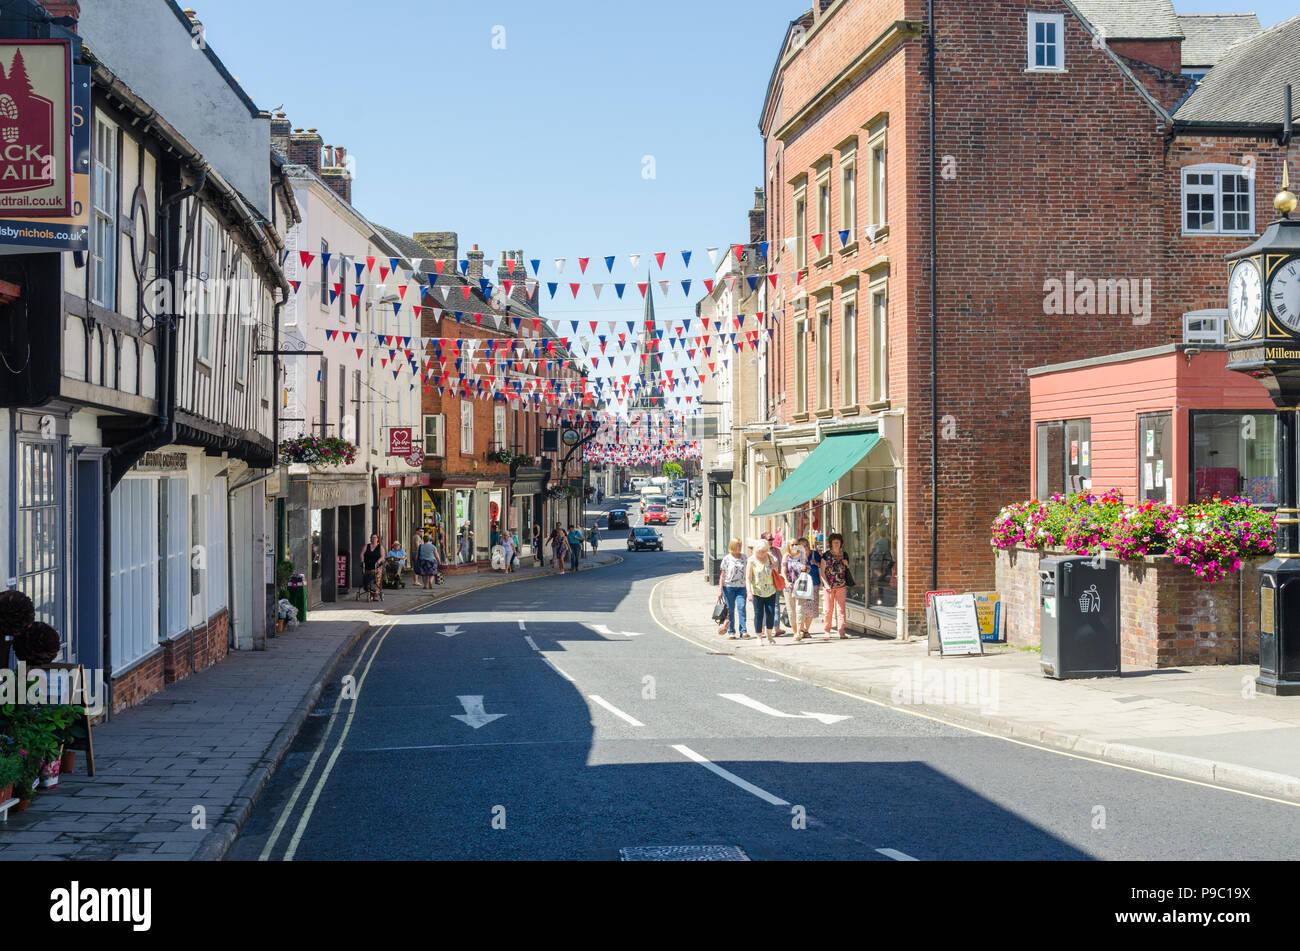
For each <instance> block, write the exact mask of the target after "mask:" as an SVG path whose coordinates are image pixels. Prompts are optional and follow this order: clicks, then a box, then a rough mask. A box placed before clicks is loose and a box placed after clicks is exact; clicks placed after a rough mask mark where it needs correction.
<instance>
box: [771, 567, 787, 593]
mask: <svg viewBox="0 0 1300 951" xmlns="http://www.w3.org/2000/svg"><path fill="white" fill-rule="evenodd" d="M772 583H773V584H775V585H776V590H777V592H778V593H779V592H782V591H784V590H785V572H783V571H777V570H776V569H775V568H773V569H772Z"/></svg>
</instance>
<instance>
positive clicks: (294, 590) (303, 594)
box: [289, 582, 307, 622]
mask: <svg viewBox="0 0 1300 951" xmlns="http://www.w3.org/2000/svg"><path fill="white" fill-rule="evenodd" d="M289 603H290V604H292V605H293V606H294V607H295V608H297V609H298V620H299V622H302V621H305V620H307V585H306V584H293V583H292V582H290V584H289Z"/></svg>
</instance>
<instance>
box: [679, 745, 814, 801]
mask: <svg viewBox="0 0 1300 951" xmlns="http://www.w3.org/2000/svg"><path fill="white" fill-rule="evenodd" d="M673 749H675V750H676V751H677V752H679V753H681V754H682V755H683V756H685V757H686V758H687V759H688V760H692V761H694V762H696V763H699V764H700V765H701V766H703V767H704V768H705V769H707V770H709V771H710V772H713V773H716V774H717V775H719V776H721V777H722V778H723V779H725V780H726V781H727V782H729V783H734V784H735V785H737V786H739V787H740V788H741V789H743V790H745V792H748V793H753V794H754V795H755V796H757V797H758V798H759V799H761V800H763V801H764V802H770V803H771V804H772V805H774V806H788V805H790V804H789V803H788V802H786V801H785V800H784V799H782V798H781V797H780V796H773V795H772V794H771V793H770V792H768V791H767V790H766V789H759V788H758V787H757V786H755V785H754V784H753V783H750V782H746V781H745V780H743V779H741V778H740V777H739V776H737V775H736V774H735V773H729V772H727V771H726V770H725V769H723V768H722V767H721V766H719V765H718V764H716V763H711V762H709V761H708V760H707V759H705V758H704V757H703V756H701V755H700V754H699V753H697V752H695V750H693V749H691V748H690V747H689V746H682V745H681V744H675V745H674V746H673Z"/></svg>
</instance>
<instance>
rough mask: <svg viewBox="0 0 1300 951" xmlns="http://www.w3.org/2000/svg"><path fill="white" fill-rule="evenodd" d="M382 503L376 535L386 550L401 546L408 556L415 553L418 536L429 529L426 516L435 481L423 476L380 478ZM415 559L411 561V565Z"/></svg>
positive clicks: (379, 489) (379, 494)
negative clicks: (420, 532)
mask: <svg viewBox="0 0 1300 951" xmlns="http://www.w3.org/2000/svg"><path fill="white" fill-rule="evenodd" d="M377 480H378V493H377V497H378V500H379V509H378V517H377V518H376V520H375V525H376V531H378V533H379V535H380V540H381V541H382V542H383V543H384V547H385V548H387V547H390V546H391V545H392V544H393V542H394V541H396V542H400V543H401V545H402V547H403V548H404V549H406V551H407V552H410V551H412V550H413V548H414V547H415V545H416V544H417V542H416V533H417V532H419V531H422V530H423V529H424V528H425V523H426V513H427V511H428V509H429V508H430V507H431V502H430V498H429V496H428V492H429V490H430V488H431V487H432V485H433V478H432V477H431V476H429V475H427V474H425V473H423V472H415V473H411V474H409V475H383V476H378V477H377ZM411 562H413V559H410V560H408V563H411Z"/></svg>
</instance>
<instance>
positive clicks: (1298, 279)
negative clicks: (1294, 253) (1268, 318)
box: [1268, 258, 1300, 332]
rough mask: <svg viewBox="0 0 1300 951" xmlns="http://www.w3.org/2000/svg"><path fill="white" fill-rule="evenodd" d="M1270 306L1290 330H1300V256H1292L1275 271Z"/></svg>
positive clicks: (1271, 284) (1270, 292) (1269, 287)
mask: <svg viewBox="0 0 1300 951" xmlns="http://www.w3.org/2000/svg"><path fill="white" fill-rule="evenodd" d="M1268 307H1269V310H1271V311H1272V312H1273V316H1274V317H1276V318H1277V319H1278V320H1280V321H1281V322H1282V323H1283V324H1285V325H1286V326H1287V327H1288V328H1289V329H1290V330H1293V331H1297V332H1300V258H1292V259H1291V260H1290V261H1287V262H1286V263H1285V264H1283V265H1282V266H1281V267H1279V268H1278V269H1277V270H1276V271H1274V272H1273V279H1272V280H1271V281H1270V282H1269V285H1268Z"/></svg>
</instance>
